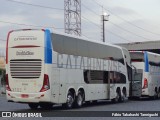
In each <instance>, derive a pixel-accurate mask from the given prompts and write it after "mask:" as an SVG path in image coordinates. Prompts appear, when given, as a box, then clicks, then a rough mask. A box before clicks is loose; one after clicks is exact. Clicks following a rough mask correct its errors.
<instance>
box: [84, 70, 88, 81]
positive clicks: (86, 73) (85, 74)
mask: <svg viewBox="0 0 160 120" xmlns="http://www.w3.org/2000/svg"><path fill="white" fill-rule="evenodd" d="M83 74H84V81H85V83H89V70H84V72H83Z"/></svg>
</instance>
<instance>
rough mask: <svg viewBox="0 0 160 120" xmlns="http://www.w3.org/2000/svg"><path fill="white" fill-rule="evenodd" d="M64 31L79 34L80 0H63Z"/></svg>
mask: <svg viewBox="0 0 160 120" xmlns="http://www.w3.org/2000/svg"><path fill="white" fill-rule="evenodd" d="M64 28H65V33H68V34H74V35H77V36H81V0H64Z"/></svg>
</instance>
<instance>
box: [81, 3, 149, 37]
mask: <svg viewBox="0 0 160 120" xmlns="http://www.w3.org/2000/svg"><path fill="white" fill-rule="evenodd" d="M94 1H95V0H94ZM97 4H98V3H97ZM82 5H83V6H84V7H85V8H86V9H88V10H89V11H91V12H92V13H94V14H95V15H97V16H100V15H98V14H97V13H96V12H94V11H93V10H91V9H90V8H88V7H86V6H85V5H84V4H83V3H82ZM109 22H110V23H111V24H112V25H114V26H116V27H118V28H119V29H121V30H123V31H126V32H128V33H130V34H132V35H136V36H137V37H140V38H143V39H146V40H151V39H148V38H146V37H143V36H141V35H138V34H136V33H134V32H131V31H129V30H127V29H125V28H123V27H121V26H119V25H116V24H115V23H113V22H111V21H109Z"/></svg>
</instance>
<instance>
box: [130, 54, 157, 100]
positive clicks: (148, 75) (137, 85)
mask: <svg viewBox="0 0 160 120" xmlns="http://www.w3.org/2000/svg"><path fill="white" fill-rule="evenodd" d="M130 56H131V62H132V65H133V66H134V70H133V75H132V76H133V79H132V96H133V97H150V98H158V97H160V55H159V54H155V53H151V52H147V51H131V52H130Z"/></svg>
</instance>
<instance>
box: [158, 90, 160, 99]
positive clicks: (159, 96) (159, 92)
mask: <svg viewBox="0 0 160 120" xmlns="http://www.w3.org/2000/svg"><path fill="white" fill-rule="evenodd" d="M159 98H160V88H159V89H158V99H159Z"/></svg>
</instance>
